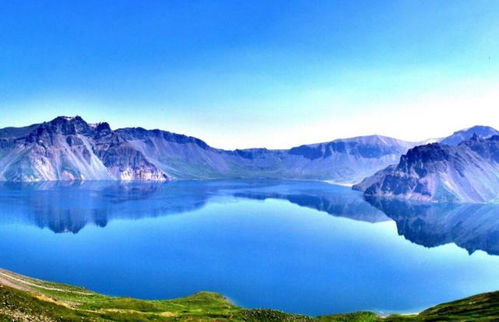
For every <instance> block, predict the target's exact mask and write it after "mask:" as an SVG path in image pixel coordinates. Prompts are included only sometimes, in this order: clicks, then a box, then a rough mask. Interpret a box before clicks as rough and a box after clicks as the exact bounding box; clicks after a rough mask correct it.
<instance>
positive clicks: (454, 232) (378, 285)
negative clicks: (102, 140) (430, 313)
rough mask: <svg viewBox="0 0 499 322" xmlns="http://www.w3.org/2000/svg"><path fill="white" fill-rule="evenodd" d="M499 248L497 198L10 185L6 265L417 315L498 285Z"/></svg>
mask: <svg viewBox="0 0 499 322" xmlns="http://www.w3.org/2000/svg"><path fill="white" fill-rule="evenodd" d="M498 255H499V206H497V205H438V206H430V205H424V204H407V203H403V202H394V201H386V200H376V199H371V200H364V199H363V198H362V196H361V195H360V194H359V193H358V192H354V191H351V190H350V189H349V188H345V187H339V186H334V185H330V184H326V183H321V182H300V181H291V182H290V181H224V182H218V181H217V182H176V183H168V184H147V183H129V184H119V183H111V182H100V183H95V182H94V183H92V182H87V183H83V184H56V183H43V184H33V185H29V184H23V185H19V184H2V185H0V267H2V268H5V269H9V270H13V271H15V272H19V273H22V274H26V275H30V276H34V277H37V278H42V279H48V280H54V281H59V282H64V283H70V284H76V285H81V286H85V287H87V288H89V289H92V290H95V291H98V292H102V293H105V294H110V295H119V296H133V297H139V298H148V299H159V298H174V297H179V296H184V295H188V294H192V293H194V292H197V291H200V290H208V291H216V292H220V293H222V294H224V295H225V296H227V297H229V298H230V299H232V300H233V301H234V302H235V303H237V304H240V305H242V306H245V307H266V308H275V309H280V310H284V311H288V312H297V313H305V314H311V315H319V314H327V313H336V312H347V311H356V310H375V311H380V312H392V311H398V312H411V311H417V310H420V309H422V308H425V307H428V306H431V305H433V304H436V303H440V302H443V301H448V300H453V299H456V298H460V297H464V296H468V295H472V294H475V293H479V292H484V291H491V290H497V289H499V256H498Z"/></svg>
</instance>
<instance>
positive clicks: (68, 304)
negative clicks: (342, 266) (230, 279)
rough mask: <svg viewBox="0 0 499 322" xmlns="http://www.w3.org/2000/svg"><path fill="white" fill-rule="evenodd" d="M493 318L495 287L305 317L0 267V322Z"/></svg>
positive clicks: (498, 313)
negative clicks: (132, 294) (417, 309)
mask: <svg viewBox="0 0 499 322" xmlns="http://www.w3.org/2000/svg"><path fill="white" fill-rule="evenodd" d="M200 320H204V321H342V322H343V321H344V322H350V321H359V322H371V321H386V322H391V321H456V320H462V321H476V320H482V321H495V320H499V292H493V293H484V294H479V295H476V296H472V297H469V298H466V299H462V300H458V301H454V302H450V303H445V304H440V305H437V306H435V307H432V308H429V309H427V310H425V311H423V312H421V313H420V314H417V315H391V316H388V317H380V316H378V315H376V314H375V313H372V312H355V313H350V314H335V315H327V316H319V317H310V316H304V315H298V314H288V313H284V312H280V311H276V310H268V309H244V308H241V307H239V306H237V305H234V304H233V303H231V302H230V301H229V300H227V299H226V298H225V297H223V296H222V295H220V294H217V293H212V292H199V293H196V294H194V295H191V296H188V297H183V298H177V299H172V300H139V299H133V298H122V297H111V296H106V295H102V294H99V293H95V292H92V291H89V290H86V289H84V288H81V287H75V286H71V285H65V284H59V283H52V282H46V281H41V280H37V279H33V278H29V277H26V276H22V275H18V274H15V273H12V272H8V271H4V270H0V321H200Z"/></svg>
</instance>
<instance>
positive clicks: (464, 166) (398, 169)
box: [353, 134, 499, 203]
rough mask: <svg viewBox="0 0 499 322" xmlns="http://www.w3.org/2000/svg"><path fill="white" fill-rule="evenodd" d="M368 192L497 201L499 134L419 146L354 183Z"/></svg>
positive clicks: (425, 198)
mask: <svg viewBox="0 0 499 322" xmlns="http://www.w3.org/2000/svg"><path fill="white" fill-rule="evenodd" d="M353 188H354V189H357V190H361V191H364V194H365V195H366V196H378V197H389V198H404V199H413V200H419V201H425V202H427V201H432V202H471V203H474V202H494V201H496V200H497V199H498V198H499V195H498V193H499V135H494V136H492V137H489V138H485V139H484V138H480V137H479V136H478V135H476V134H474V135H473V137H472V138H471V139H469V140H466V141H463V142H461V143H459V144H458V145H457V146H454V145H447V144H443V143H433V144H428V145H422V146H417V147H414V148H412V149H410V150H409V151H408V152H407V153H406V154H404V155H402V157H401V158H400V161H399V163H398V164H396V165H391V166H389V167H387V168H385V169H383V170H380V171H378V172H377V173H375V174H374V175H372V176H370V177H367V178H365V179H364V180H363V181H362V182H360V183H359V184H357V185H354V187H353Z"/></svg>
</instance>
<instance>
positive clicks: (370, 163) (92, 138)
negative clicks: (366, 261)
mask: <svg viewBox="0 0 499 322" xmlns="http://www.w3.org/2000/svg"><path fill="white" fill-rule="evenodd" d="M415 145H417V143H415V142H406V141H402V140H397V139H393V138H388V137H384V136H379V135H373V136H363V137H355V138H349V139H339V140H334V141H331V142H326V143H319V144H311V145H302V146H298V147H294V148H291V149H287V150H268V149H264V148H261V149H237V150H222V149H217V148H213V147H211V146H209V145H208V144H207V143H205V142H204V141H202V140H200V139H197V138H194V137H190V136H185V135H180V134H175V133H171V132H166V131H161V130H145V129H143V128H123V129H117V130H112V129H111V127H110V126H109V124H108V123H98V124H89V123H87V122H85V121H84V120H83V119H82V118H81V117H79V116H76V117H57V118H55V119H54V120H52V121H50V122H45V123H41V124H34V125H30V126H27V127H22V128H5V129H1V130H0V180H2V181H23V182H25V181H28V182H33V181H53V180H149V181H166V180H173V179H234V178H288V179H318V180H333V181H337V182H342V183H351V184H353V183H355V182H358V181H360V180H361V179H363V178H364V177H366V176H368V175H370V174H372V173H374V172H375V171H376V170H379V169H382V168H384V167H386V166H388V165H390V164H393V163H395V162H397V160H398V159H399V157H400V155H402V154H403V153H405V152H406V151H407V150H408V149H409V148H411V147H413V146H415Z"/></svg>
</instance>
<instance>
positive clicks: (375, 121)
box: [0, 0, 499, 148]
mask: <svg viewBox="0 0 499 322" xmlns="http://www.w3.org/2000/svg"><path fill="white" fill-rule="evenodd" d="M498 54H499V1H494V0H489V1H486V0H473V1H470V0H462V1H458V0H457V1H444V0H441V1H439V0H435V1H429V0H428V1H404V0H400V1H373V0H370V1H347V0H345V1H309V0H304V1H289V0H283V1H256V0H254V1H235V0H234V1H197V0H193V1H185V0H183V1H106V0H99V1H93V0H86V1H8V0H3V1H1V2H0V113H1V114H0V127H3V126H10V125H16V126H20V125H26V124H30V123H34V122H40V121H44V120H49V119H51V118H53V117H55V116H57V115H76V114H78V115H81V116H82V117H84V118H85V119H87V120H88V121H91V122H97V121H108V122H109V123H110V124H111V126H112V127H114V128H117V127H122V126H142V127H146V128H161V129H166V130H170V131H175V132H179V133H185V134H190V135H194V136H198V137H200V138H202V139H204V140H206V141H207V142H208V143H210V144H211V145H214V146H217V147H225V148H233V147H253V146H267V147H274V148H275V147H289V146H292V145H297V144H302V143H312V142H317V141H327V140H330V139H333V138H337V137H345V136H352V135H363V134H372V133H378V134H385V135H390V136H396V137H399V138H402V139H409V140H419V139H424V138H427V137H431V136H434V137H436V136H442V135H446V134H448V133H449V132H452V131H454V130H457V129H459V128H462V127H467V126H471V125H474V124H476V123H480V124H488V125H492V126H495V127H499V115H498V112H497V111H496V110H498V109H499V55H498Z"/></svg>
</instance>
